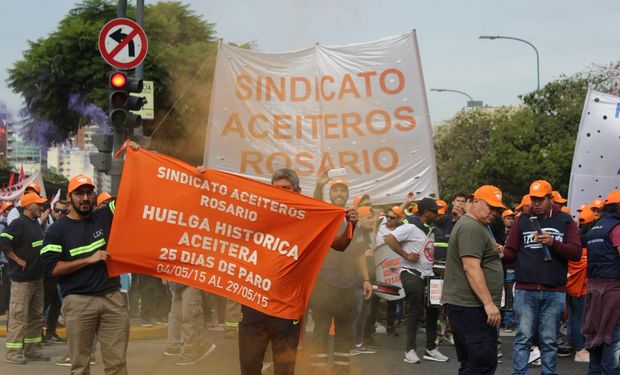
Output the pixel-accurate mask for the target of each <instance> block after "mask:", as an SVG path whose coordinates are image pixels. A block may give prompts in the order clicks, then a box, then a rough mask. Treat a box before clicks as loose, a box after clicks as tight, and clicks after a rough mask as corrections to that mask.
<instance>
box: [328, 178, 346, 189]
mask: <svg viewBox="0 0 620 375" xmlns="http://www.w3.org/2000/svg"><path fill="white" fill-rule="evenodd" d="M329 184H330V185H331V186H335V185H344V186H346V187H349V184H348V183H347V181H345V180H344V179H343V178H334V179H333V180H331V181H330V182H329Z"/></svg>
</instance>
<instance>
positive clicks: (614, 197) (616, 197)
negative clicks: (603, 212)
mask: <svg viewBox="0 0 620 375" xmlns="http://www.w3.org/2000/svg"><path fill="white" fill-rule="evenodd" d="M613 203H620V190H612V192H611V193H609V194H607V197H606V198H605V204H613Z"/></svg>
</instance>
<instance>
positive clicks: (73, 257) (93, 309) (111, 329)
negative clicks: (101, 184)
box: [41, 175, 129, 375]
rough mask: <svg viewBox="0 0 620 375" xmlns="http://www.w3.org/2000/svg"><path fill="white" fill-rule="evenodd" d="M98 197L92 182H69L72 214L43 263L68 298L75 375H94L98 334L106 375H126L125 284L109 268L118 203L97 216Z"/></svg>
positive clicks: (65, 309)
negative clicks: (92, 362) (92, 359)
mask: <svg viewBox="0 0 620 375" xmlns="http://www.w3.org/2000/svg"><path fill="white" fill-rule="evenodd" d="M94 197H95V186H94V185H93V182H92V180H91V179H90V178H88V177H86V176H84V175H77V176H75V177H73V178H72V179H71V180H70V181H69V187H68V192H67V202H68V204H69V213H68V214H67V215H66V216H65V217H63V218H61V219H60V220H58V221H57V222H55V223H54V224H52V225H51V226H50V228H49V229H48V230H47V233H46V234H45V240H44V243H43V248H42V249H41V260H42V262H43V267H44V270H45V272H46V273H48V274H49V275H50V276H52V277H57V278H58V284H59V285H60V289H61V293H62V296H63V306H62V314H63V316H64V318H65V324H66V327H67V341H68V344H69V357H70V360H71V374H88V373H90V363H89V362H90V355H91V351H92V343H93V338H94V337H95V334H96V335H97V338H98V341H99V343H100V344H101V354H102V356H103V363H104V366H105V369H104V371H105V373H106V374H108V375H109V374H127V366H126V353H127V343H128V338H129V315H128V313H127V306H126V305H125V300H124V298H123V296H122V294H121V292H120V289H121V282H120V278H119V277H118V276H117V277H109V276H108V271H107V268H106V263H105V261H106V260H107V258H108V256H109V255H108V252H107V251H106V244H107V240H108V237H109V235H110V228H111V226H112V218H113V216H114V209H115V201H112V202H110V203H109V204H108V205H107V206H104V207H102V208H100V209H96V210H95V209H94V203H95V202H94Z"/></svg>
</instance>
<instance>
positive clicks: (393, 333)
mask: <svg viewBox="0 0 620 375" xmlns="http://www.w3.org/2000/svg"><path fill="white" fill-rule="evenodd" d="M386 333H387V334H388V336H394V337H396V336H398V332H396V329H395V328H394V327H387V329H386Z"/></svg>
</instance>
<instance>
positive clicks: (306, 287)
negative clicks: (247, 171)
mask: <svg viewBox="0 0 620 375" xmlns="http://www.w3.org/2000/svg"><path fill="white" fill-rule="evenodd" d="M344 216H345V211H344V210H343V209H342V208H340V207H336V206H332V205H329V204H326V203H324V202H321V201H318V200H316V199H313V198H308V197H305V196H303V195H301V194H297V193H292V192H289V191H286V190H282V189H279V188H275V187H273V186H271V185H267V184H264V183H261V182H257V181H254V180H251V179H248V178H245V177H240V176H237V175H233V174H230V173H226V172H221V171H217V170H212V169H208V170H207V171H206V172H204V173H200V172H199V171H198V169H197V168H196V167H193V166H190V165H188V164H185V163H183V162H181V161H179V160H176V159H174V158H171V157H169V156H166V155H162V154H158V153H154V152H150V151H146V150H137V151H136V150H131V149H128V150H127V158H126V161H125V166H124V169H123V178H122V181H121V185H120V188H119V194H118V197H117V201H116V211H115V217H114V221H113V224H112V231H111V234H110V239H109V245H108V251H109V252H110V258H109V260H108V271H109V272H110V275H112V276H116V275H119V274H121V273H127V272H135V273H143V274H150V275H153V276H157V277H161V278H164V279H167V280H171V281H175V282H179V283H183V284H187V285H190V286H193V287H197V288H200V289H202V290H205V291H208V292H211V293H215V294H218V295H221V296H224V297H226V298H230V299H232V300H234V301H237V302H239V303H241V304H244V305H247V306H249V307H252V308H254V309H256V310H259V311H262V312H264V313H266V314H269V315H273V316H277V317H281V318H287V319H300V318H301V317H302V316H303V314H304V311H305V309H306V306H307V303H308V300H309V298H310V294H311V292H312V287H313V286H314V281H315V280H316V277H317V275H318V272H319V269H320V267H321V264H322V262H323V259H324V258H325V256H326V254H327V251H329V248H330V245H331V243H332V241H333V239H334V238H335V236H336V233H337V231H338V229H339V227H340V225H341V223H342V222H343V220H344Z"/></svg>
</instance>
